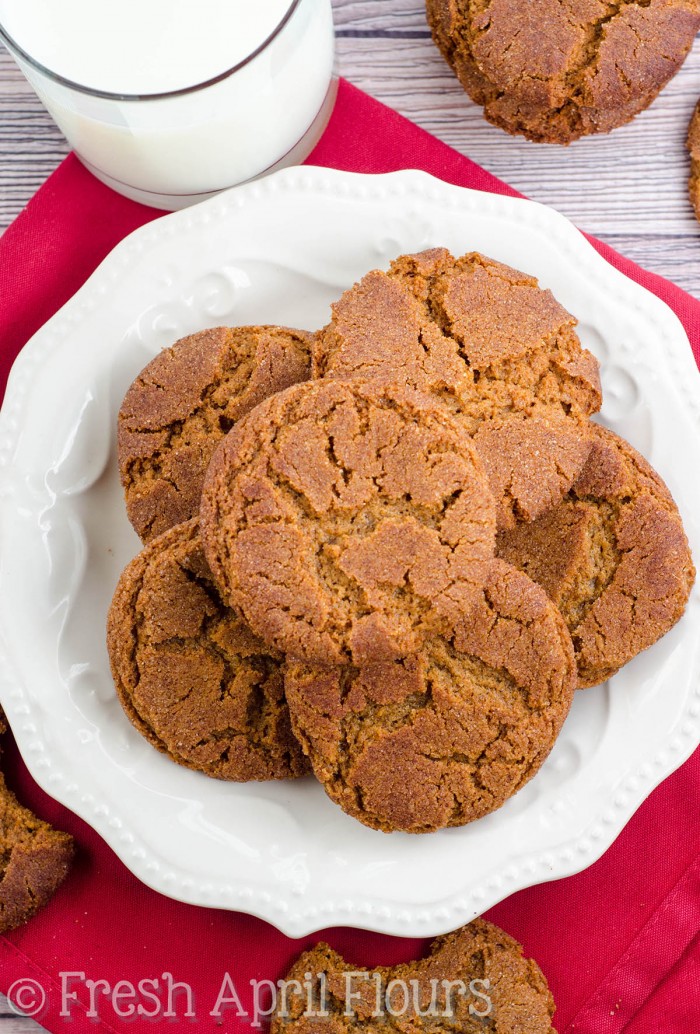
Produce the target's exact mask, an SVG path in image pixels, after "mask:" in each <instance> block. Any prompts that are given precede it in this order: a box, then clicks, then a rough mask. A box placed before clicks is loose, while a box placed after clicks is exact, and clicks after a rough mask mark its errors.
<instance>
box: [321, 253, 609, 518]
mask: <svg viewBox="0 0 700 1034" xmlns="http://www.w3.org/2000/svg"><path fill="white" fill-rule="evenodd" d="M575 324H576V320H575V319H574V317H573V316H572V315H571V314H570V313H569V312H567V311H566V309H564V308H563V307H562V306H561V305H560V304H559V303H558V302H557V301H556V299H555V298H554V296H553V295H552V293H551V291H546V290H543V289H542V288H540V286H539V284H538V282H537V280H536V279H535V278H534V277H531V276H528V275H527V274H525V273H521V272H519V271H518V270H515V269H511V268H510V267H508V266H504V265H502V264H501V263H499V262H494V261H493V260H492V259H489V258H486V257H485V256H483V255H480V254H478V253H476V252H472V253H470V254H467V255H463V256H462V257H461V258H459V259H455V258H453V256H452V255H450V253H449V252H448V251H446V250H445V249H444V248H435V249H432V250H430V251H425V252H421V253H419V254H417V255H402V256H400V257H399V258H398V259H396V260H395V261H394V262H393V263H392V265H391V267H390V269H389V271H388V273H384V272H382V271H381V270H373V271H372V272H370V273H368V274H367V275H366V276H365V277H363V279H362V280H361V281H360V282H359V283H358V284H355V286H354V287H352V288H351V289H350V290H349V291H346V292H345V294H344V295H343V296H342V297H341V299H340V300H339V301H338V302H336V304H335V305H333V307H332V318H331V321H330V323H329V324H328V326H327V327H325V328H324V329H323V330H322V331H320V332H319V333H318V334H317V335H316V337H315V339H314V344H313V372H314V376H315V377H324V378H332V379H336V380H337V379H347V378H352V379H360V380H364V381H369V380H372V381H373V382H378V383H382V384H393V383H396V381H397V378H400V379H401V381H402V382H403V383H406V384H409V385H410V386H412V387H416V388H419V389H420V390H422V391H426V392H428V393H429V394H430V395H431V396H432V397H433V398H434V399H435V400H436V401H437V402H439V403H440V404H441V405H443V406H444V407H445V408H446V409H447V410H448V411H449V412H450V413H451V414H452V416H453V417H454V418H455V419H456V420H457V421H458V422H459V423H460V425H461V426H462V427H463V428H464V429H465V430H466V431H467V433H468V434H470V435H476V437H475V443H476V445H477V448H478V449H479V451H480V452H481V454H482V457H483V459H484V462H485V464H486V467H487V470H488V473H489V478H490V482H491V488H492V491H493V493H494V496H495V497H496V500H497V505H498V523H499V526H501V527H508V526H511V525H513V524H514V523H516V521H518V520H531V519H533V518H534V517H535V516H537V515H538V514H539V513H541V512H543V511H544V509H546V508H548V507H549V506H550V505H552V503H553V502H555V501H556V500H557V499H560V498H561V497H562V496H563V495H564V494H565V493H566V492H567V491H568V490H569V488H570V487H571V485H572V483H573V481H574V479H575V477H576V475H577V473H578V472H579V470H580V469H581V467H582V466H583V463H584V462H585V460H586V458H587V456H588V452H589V449H590V440H589V434H588V422H587V420H586V417H588V416H589V415H590V414H591V413H593V412H595V411H596V410H598V409H599V408H600V404H601V391H600V377H599V371H598V363H597V361H596V360H595V358H594V356H593V355H591V353H590V352H589V351H587V350H586V349H584V348H582V347H581V342H580V341H579V339H578V336H577V334H576V331H575V329H574V328H575ZM533 466H535V467H536V474H535V478H536V484H534V483H532V479H531V478H530V476H529V471H531V470H532V468H533ZM525 472H528V474H527V477H526V475H525Z"/></svg>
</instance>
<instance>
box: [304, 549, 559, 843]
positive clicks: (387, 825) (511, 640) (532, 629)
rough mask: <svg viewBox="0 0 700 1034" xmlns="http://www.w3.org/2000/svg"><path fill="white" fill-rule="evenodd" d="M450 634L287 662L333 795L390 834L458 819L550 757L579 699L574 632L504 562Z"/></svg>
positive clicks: (489, 573) (490, 803)
mask: <svg viewBox="0 0 700 1034" xmlns="http://www.w3.org/2000/svg"><path fill="white" fill-rule="evenodd" d="M482 566H483V575H482V577H483V587H482V589H481V591H480V593H479V597H478V600H477V602H476V604H475V606H474V607H473V609H472V611H471V612H470V613H469V615H468V616H467V618H466V619H465V620H464V621H463V622H462V624H461V626H460V627H459V629H458V630H457V632H456V634H455V636H454V638H453V639H452V640H448V639H443V638H435V639H432V640H431V641H430V642H428V643H426V645H425V646H424V647H423V649H422V651H421V652H420V653H418V654H416V655H414V656H413V657H409V658H404V659H402V660H397V661H392V662H388V663H384V664H374V665H366V666H365V667H362V668H357V667H350V666H343V667H337V668H322V667H320V666H309V665H306V664H303V663H301V662H294V663H293V662H291V661H290V662H289V663H288V667H287V671H286V676H285V688H286V693H287V701H288V704H289V710H290V714H291V716H292V728H293V729H294V732H295V734H296V736H297V738H298V739H299V741H300V743H301V744H302V747H303V748H304V751H305V752H306V754H307V755H308V756H309V759H310V760H311V764H312V765H313V769H314V773H315V775H316V776H317V778H318V779H319V781H320V782H321V783H322V785H323V787H324V789H325V791H326V793H327V794H328V796H329V797H330V798H331V799H332V800H333V801H335V802H336V804H339V805H340V807H341V808H342V809H343V811H345V812H347V814H348V815H352V816H354V817H355V818H356V819H359V821H360V822H362V823H364V825H366V826H371V827H372V828H373V829H380V830H383V831H384V832H391V831H393V830H403V831H405V832H407V833H428V832H431V831H433V830H436V829H442V828H444V827H446V826H463V825H465V824H466V823H468V822H472V821H474V820H475V819H478V818H481V817H482V816H483V815H486V814H488V813H489V812H491V811H494V810H495V809H496V808H499V807H500V806H501V805H502V804H503V803H504V801H506V800H507V799H508V798H509V797H511V796H512V795H513V794H514V793H515V792H516V791H517V790H519V789H520V788H521V787H522V786H523V785H524V784H525V783H526V782H527V781H528V780H529V779H531V778H532V776H533V775H534V774H535V773H536V772H537V770H538V769H539V768H540V766H541V765H542V763H543V761H544V760H545V758H546V757H547V755H548V754H549V752H550V750H551V749H552V747H553V745H554V741H555V739H556V737H557V735H558V733H559V730H560V729H561V726H562V723H563V721H564V719H565V718H566V715H567V714H568V712H569V708H570V706H571V700H572V695H573V691H574V689H575V685H576V665H575V662H574V656H573V649H572V645H571V639H570V637H569V634H568V632H567V629H566V625H565V624H564V621H563V619H562V617H561V615H560V614H559V612H558V611H557V608H556V607H555V606H554V605H553V604H552V603H551V602H550V600H549V599H548V598H547V596H546V594H545V592H544V590H543V589H541V588H540V587H539V586H538V585H535V583H534V582H532V581H530V579H529V578H527V577H526V576H525V575H523V574H522V573H521V572H519V571H517V570H516V569H515V568H513V567H511V566H510V565H508V564H506V563H504V562H503V561H500V560H492V561H490V562H487V563H484V564H483V565H482Z"/></svg>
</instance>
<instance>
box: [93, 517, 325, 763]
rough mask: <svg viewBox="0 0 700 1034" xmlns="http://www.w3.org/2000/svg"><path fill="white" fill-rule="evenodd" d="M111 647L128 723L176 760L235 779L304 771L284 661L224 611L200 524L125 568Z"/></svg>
mask: <svg viewBox="0 0 700 1034" xmlns="http://www.w3.org/2000/svg"><path fill="white" fill-rule="evenodd" d="M107 645H108V649H109V656H110V662H111V666H112V675H113V677H114V683H115V686H116V688H117V693H118V696H119V700H120V702H121V704H122V707H123V708H124V711H125V712H126V714H127V717H128V718H129V719H130V720H131V722H132V723H133V725H134V726H135V727H136V728H137V729H138V731H139V732H140V733H141V735H142V736H144V737H145V738H146V739H147V740H148V741H149V742H150V743H152V744H153V746H154V747H156V748H157V749H158V750H160V751H162V752H163V753H165V754H167V755H168V756H169V757H170V758H172V760H173V761H176V762H177V763H178V764H180V765H185V766H186V767H187V768H195V769H197V770H199V771H201V772H204V773H206V774H207V775H209V776H214V777H216V778H218V779H231V780H235V781H236V782H245V781H247V780H251V779H290V778H294V777H295V776H299V775H303V774H304V772H306V771H307V770H308V765H307V763H306V761H305V759H304V757H303V756H302V753H301V749H300V747H299V745H298V744H297V742H296V740H295V739H294V737H293V735H292V732H291V728H290V723H289V713H288V710H287V705H286V703H285V699H284V680H283V675H282V664H283V658H282V657H280V656H279V655H277V654H272V653H271V652H270V651H269V650H268V649H267V648H266V647H265V646H263V644H262V643H261V642H260V640H259V639H257V638H256V637H255V636H254V635H253V634H252V632H251V631H250V629H249V628H248V627H247V625H246V624H245V622H244V621H243V620H242V619H241V618H240V617H239V616H238V614H236V613H235V612H234V611H231V610H229V609H227V608H226V607H224V605H223V604H222V602H221V599H220V597H219V595H218V592H217V590H216V587H215V585H214V582H213V580H212V576H211V572H210V571H209V569H208V567H207V564H206V561H205V559H204V554H203V552H202V547H201V542H200V536H199V527H198V521H197V519H196V518H195V519H193V520H190V521H187V522H186V523H184V524H179V525H176V527H174V528H171V529H170V530H168V531H166V532H164V533H163V535H160V536H159V537H158V538H156V539H154V540H153V541H152V542H151V543H149V545H148V546H146V548H145V549H143V550H142V551H141V553H139V554H138V556H136V557H135V558H134V559H133V560H132V561H131V563H130V564H128V566H127V567H126V568H125V570H124V572H123V574H122V576H121V578H120V579H119V584H118V585H117V589H116V592H115V594H114V599H113V601H112V605H111V608H110V611H109V617H108V623H107Z"/></svg>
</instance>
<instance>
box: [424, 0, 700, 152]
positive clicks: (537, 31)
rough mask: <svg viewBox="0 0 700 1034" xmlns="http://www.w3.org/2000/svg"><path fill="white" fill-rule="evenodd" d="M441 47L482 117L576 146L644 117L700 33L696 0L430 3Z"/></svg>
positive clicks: (525, 133) (536, 136)
mask: <svg viewBox="0 0 700 1034" xmlns="http://www.w3.org/2000/svg"><path fill="white" fill-rule="evenodd" d="M427 12H428V22H429V24H430V27H431V30H432V34H433V39H434V41H435V43H436V44H437V46H438V47H439V49H440V51H441V52H442V55H443V57H444V58H445V60H446V61H447V63H448V64H449V65H450V67H451V68H452V70H453V71H454V73H455V74H456V75H457V77H458V79H459V80H460V82H461V83H462V86H463V87H464V89H465V90H466V91H467V93H468V94H469V96H470V97H471V98H472V100H473V101H475V102H476V103H477V104H481V105H483V107H484V115H485V116H486V118H487V119H488V120H489V121H490V122H493V123H494V125H497V126H500V127H501V128H502V129H505V130H506V131H507V132H509V133H513V134H522V135H523V136H526V137H527V138H528V139H530V140H534V141H538V142H546V143H558V144H568V143H569V142H570V141H572V140H576V139H577V138H578V137H580V136H584V135H585V134H589V133H607V132H609V131H610V130H611V129H614V128H615V127H616V126H621V125H623V124H624V123H625V122H629V120H630V119H632V118H633V117H634V116H635V115H636V114H638V112H640V111H642V110H643V109H644V108H646V107H647V106H648V105H649V104H650V103H651V102H652V101H653V100H654V98H655V97H656V95H657V94H658V93H659V91H660V90H661V89H662V87H663V86H665V84H666V83H667V82H668V81H669V79H671V78H672V77H673V76H674V75H675V74H676V72H677V71H678V69H679V68H680V66H681V65H682V63H683V61H684V60H685V58H686V56H687V54H688V51H689V50H690V47H691V46H692V43H693V40H694V38H695V35H696V33H697V32H698V29H700V5H699V4H698V2H697V0H538V2H537V3H529V4H523V3H522V2H521V0H427Z"/></svg>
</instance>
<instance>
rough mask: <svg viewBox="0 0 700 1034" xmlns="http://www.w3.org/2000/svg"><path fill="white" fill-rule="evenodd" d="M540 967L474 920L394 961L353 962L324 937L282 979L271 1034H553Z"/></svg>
mask: <svg viewBox="0 0 700 1034" xmlns="http://www.w3.org/2000/svg"><path fill="white" fill-rule="evenodd" d="M554 1011H555V1005H554V999H553V998H552V995H551V993H550V991H549V988H548V986H547V981H546V979H545V977H544V974H543V973H542V971H541V969H540V968H539V966H538V965H537V963H536V962H535V961H534V960H533V959H526V958H524V956H523V949H522V946H521V945H520V944H518V942H517V941H515V940H514V939H513V938H512V937H509V936H508V934H506V933H504V932H503V930H500V929H499V928H498V927H497V926H494V924H493V923H488V922H486V920H484V919H474V920H473V921H472V922H471V923H468V924H467V926H463V927H462V928H461V929H459V930H455V931H454V933H449V934H447V935H446V936H444V937H438V938H437V939H436V940H435V941H433V943H432V944H431V946H430V951H429V953H428V955H427V956H426V957H425V958H423V959H420V960H418V961H416V962H406V963H403V964H401V965H398V966H391V967H389V966H377V967H375V968H372V969H370V968H369V967H367V966H361V965H354V964H351V963H348V962H346V961H345V959H344V958H343V957H342V956H341V955H339V954H338V953H337V952H335V951H333V949H332V948H331V947H329V945H328V944H324V943H320V944H317V945H316V946H315V947H313V948H311V949H310V950H309V951H305V952H304V953H303V955H301V956H300V957H299V958H298V959H297V961H296V962H295V963H294V965H293V966H292V968H291V969H290V971H289V973H288V974H287V976H286V977H285V979H284V980H282V981H280V984H279V994H278V995H277V999H276V1009H275V1012H274V1014H273V1017H272V1026H271V1029H270V1034H339V1032H340V1031H344V1032H346V1034H354V1032H356V1031H357V1032H361V1031H366V1032H368V1034H369V1032H370V1031H377V1030H382V1029H389V1030H399V1031H411V1032H413V1034H419V1032H420V1031H430V1032H431V1034H451V1032H454V1031H459V1032H460V1034H483V1032H484V1031H491V1032H493V1034H555V1032H554V1030H553V1027H552V1023H551V1020H552V1016H553V1015H554Z"/></svg>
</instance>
